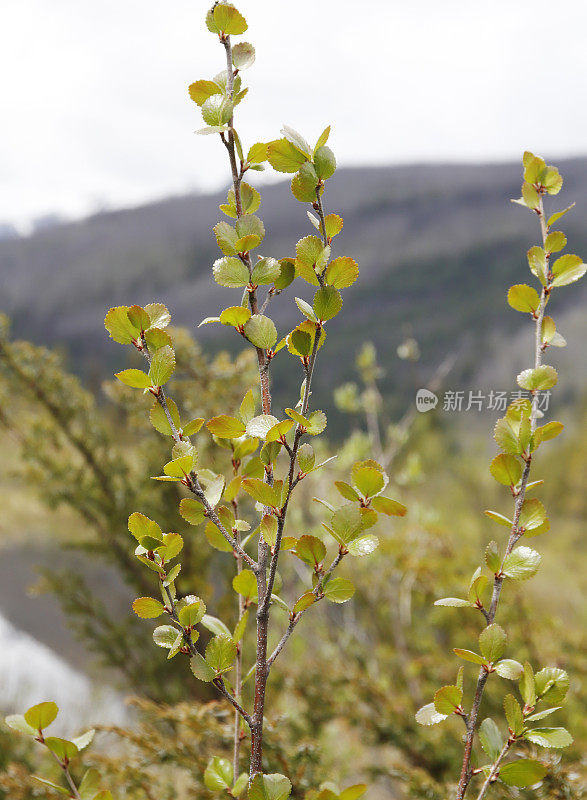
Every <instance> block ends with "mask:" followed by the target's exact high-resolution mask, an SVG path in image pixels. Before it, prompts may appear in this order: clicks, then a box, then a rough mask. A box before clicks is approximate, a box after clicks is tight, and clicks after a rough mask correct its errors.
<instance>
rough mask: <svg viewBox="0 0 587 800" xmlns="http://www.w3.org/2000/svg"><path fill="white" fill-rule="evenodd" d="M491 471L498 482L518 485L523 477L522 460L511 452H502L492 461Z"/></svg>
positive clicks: (505, 484)
mask: <svg viewBox="0 0 587 800" xmlns="http://www.w3.org/2000/svg"><path fill="white" fill-rule="evenodd" d="M489 471H490V472H491V474H492V475H493V477H494V478H495V480H496V481H497V482H498V483H501V484H503V485H504V486H516V485H517V484H518V483H519V482H520V480H521V478H522V465H521V463H520V461H519V460H518V459H517V458H516V457H515V456H513V455H511V454H509V453H500V455H498V456H496V457H495V458H494V459H493V461H492V462H491V466H490V467H489Z"/></svg>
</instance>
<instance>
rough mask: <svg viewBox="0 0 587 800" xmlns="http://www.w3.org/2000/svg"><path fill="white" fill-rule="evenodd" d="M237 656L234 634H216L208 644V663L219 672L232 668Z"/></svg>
mask: <svg viewBox="0 0 587 800" xmlns="http://www.w3.org/2000/svg"><path fill="white" fill-rule="evenodd" d="M241 574H242V573H241ZM235 658H236V642H235V641H234V639H233V638H232V636H223V635H220V636H215V637H214V638H213V639H210V641H209V642H208V644H207V646H206V663H207V664H208V665H209V666H210V667H212V669H213V670H214V672H216V673H217V674H218V673H220V672H226V670H228V669H230V668H231V666H232V665H233V663H234V660H235Z"/></svg>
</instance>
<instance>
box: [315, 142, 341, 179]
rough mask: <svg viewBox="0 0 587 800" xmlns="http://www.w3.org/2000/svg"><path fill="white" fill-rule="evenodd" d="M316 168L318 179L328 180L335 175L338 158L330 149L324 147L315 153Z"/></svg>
mask: <svg viewBox="0 0 587 800" xmlns="http://www.w3.org/2000/svg"><path fill="white" fill-rule="evenodd" d="M314 167H315V168H316V172H317V174H318V177H319V178H321V179H322V180H327V179H328V178H330V177H332V175H334V171H335V170H336V158H335V157H334V153H333V152H332V150H331V149H330V147H326V146H325V145H322V146H321V147H319V148H318V149H317V150H316V152H315V153H314Z"/></svg>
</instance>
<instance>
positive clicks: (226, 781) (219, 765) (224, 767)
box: [204, 756, 234, 792]
mask: <svg viewBox="0 0 587 800" xmlns="http://www.w3.org/2000/svg"><path fill="white" fill-rule="evenodd" d="M233 777H234V773H233V770H232V764H231V763H230V761H229V760H228V759H227V758H220V757H219V756H214V757H213V758H211V759H210V761H208V766H207V767H206V769H205V770H204V784H205V786H206V788H207V789H210V791H211V792H221V791H224V790H225V789H229V788H230V787H231V786H232V779H233Z"/></svg>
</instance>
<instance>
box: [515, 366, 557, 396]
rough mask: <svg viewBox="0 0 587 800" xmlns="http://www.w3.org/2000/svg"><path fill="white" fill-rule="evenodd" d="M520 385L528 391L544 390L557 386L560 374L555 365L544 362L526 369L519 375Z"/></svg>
mask: <svg viewBox="0 0 587 800" xmlns="http://www.w3.org/2000/svg"><path fill="white" fill-rule="evenodd" d="M517 380H518V386H520V387H521V388H522V389H528V391H534V390H539V391H544V390H546V389H552V387H553V386H556V382H557V380H558V375H557V372H556V370H555V368H554V367H551V366H550V365H548V364H543V365H542V366H541V367H536V368H535V369H525V370H524V371H523V372H520V374H519V375H518V378H517Z"/></svg>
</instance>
